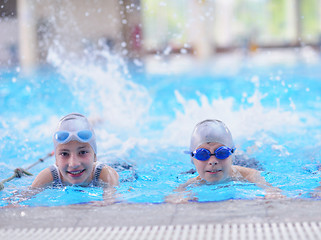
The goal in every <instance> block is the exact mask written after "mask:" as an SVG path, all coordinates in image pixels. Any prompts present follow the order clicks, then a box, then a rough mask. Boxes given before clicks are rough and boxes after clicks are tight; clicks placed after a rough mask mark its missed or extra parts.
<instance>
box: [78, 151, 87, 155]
mask: <svg viewBox="0 0 321 240" xmlns="http://www.w3.org/2000/svg"><path fill="white" fill-rule="evenodd" d="M86 153H88V152H87V151H85V150H82V151H80V152H79V154H80V155H85V154H86Z"/></svg>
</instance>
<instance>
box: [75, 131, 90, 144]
mask: <svg viewBox="0 0 321 240" xmlns="http://www.w3.org/2000/svg"><path fill="white" fill-rule="evenodd" d="M77 136H78V137H79V138H80V139H81V140H83V141H86V142H87V141H89V139H91V137H92V136H93V134H92V132H91V131H89V130H82V131H79V132H78V133H77Z"/></svg>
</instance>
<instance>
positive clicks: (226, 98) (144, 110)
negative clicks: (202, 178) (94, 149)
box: [0, 50, 321, 206]
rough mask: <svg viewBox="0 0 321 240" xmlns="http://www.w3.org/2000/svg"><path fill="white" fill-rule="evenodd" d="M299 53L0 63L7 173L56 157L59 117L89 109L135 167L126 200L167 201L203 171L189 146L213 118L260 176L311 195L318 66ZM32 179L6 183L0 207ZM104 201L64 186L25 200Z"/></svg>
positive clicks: (238, 187)
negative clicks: (283, 58) (24, 67)
mask: <svg viewBox="0 0 321 240" xmlns="http://www.w3.org/2000/svg"><path fill="white" fill-rule="evenodd" d="M293 51H294V50H293ZM270 54H271V53H269V52H268V53H266V54H265V55H264V54H263V55H260V57H261V58H263V60H264V59H267V57H268V56H269V55H270ZM290 54H291V56H292V57H291V58H290V59H291V61H287V62H282V63H280V62H278V63H276V62H272V63H271V62H270V63H269V64H268V63H265V64H261V63H262V61H260V60H261V59H260V57H253V58H251V57H248V56H247V57H246V58H243V57H244V56H242V55H241V57H240V58H239V59H238V61H235V58H233V57H231V56H230V58H226V59H223V58H222V59H220V60H221V61H219V60H218V59H219V58H215V59H213V60H211V61H208V62H206V64H204V63H195V62H194V61H190V60H189V59H188V58H186V59H187V60H186V59H184V58H181V59H180V58H179V57H177V58H176V59H175V58H174V60H172V61H168V62H166V61H165V62H163V61H159V60H158V59H157V58H156V57H154V59H152V60H146V62H145V64H142V62H137V61H136V62H134V64H133V65H134V67H131V66H129V64H127V63H125V62H124V61H123V60H122V59H120V58H119V57H117V56H114V55H111V54H109V53H106V52H103V51H101V52H96V53H94V54H93V55H92V56H91V57H90V58H85V60H84V61H76V60H74V59H73V60H72V61H71V60H68V59H67V60H64V61H61V60H57V59H59V58H57V56H56V55H54V53H51V55H49V60H50V62H51V64H52V65H53V67H44V68H42V69H41V70H38V71H37V72H36V73H34V74H32V75H24V74H23V73H22V72H21V70H20V69H19V68H16V69H10V70H3V71H2V72H1V75H0V79H1V81H0V109H1V114H0V133H1V134H0V139H1V142H2V144H1V146H0V156H1V161H0V176H1V179H4V178H8V177H10V176H11V175H12V173H13V170H14V169H15V168H16V167H24V168H25V167H27V166H29V165H30V164H32V163H33V162H35V161H36V160H37V159H39V158H41V157H44V156H45V155H46V154H47V153H49V152H51V151H52V148H53V144H52V141H51V134H52V132H53V130H54V129H53V128H54V127H55V126H56V123H57V121H58V119H59V118H60V117H61V116H63V115H65V114H67V113H69V112H80V113H84V114H86V115H87V116H88V117H89V118H90V119H91V120H92V121H93V123H94V125H95V131H96V135H97V145H98V152H99V154H98V155H99V158H100V160H101V161H103V162H107V163H110V164H117V163H121V165H123V166H124V165H130V166H132V168H131V169H127V168H119V169H118V171H119V174H120V180H121V184H120V186H119V188H118V193H120V195H119V197H118V201H119V202H125V203H163V202H164V197H165V196H167V195H168V194H170V193H172V191H173V189H174V188H175V187H177V186H178V185H179V184H181V183H183V182H185V181H186V180H187V179H189V178H191V177H193V176H194V175H193V174H190V173H187V172H188V171H189V170H190V169H192V168H193V165H192V164H191V163H190V159H189V157H188V156H187V155H185V154H184V153H183V151H184V150H186V149H187V148H188V146H189V138H190V135H191V131H192V129H193V127H194V125H195V124H196V123H197V122H199V121H201V120H203V119H206V118H216V119H220V120H222V121H224V122H225V123H226V124H227V126H228V127H229V128H230V130H231V132H232V135H233V137H234V139H235V143H236V145H237V149H238V153H239V154H240V153H242V154H245V155H246V156H247V157H248V158H250V159H255V160H256V161H257V163H258V164H259V166H260V168H261V169H263V171H262V175H263V176H265V178H266V179H267V180H268V181H269V182H270V183H272V184H273V185H274V186H276V187H279V188H280V189H281V190H282V193H283V194H284V195H285V196H287V197H288V198H303V199H310V198H311V194H312V193H313V191H314V188H315V187H317V186H319V179H320V173H319V171H318V166H319V165H320V150H319V149H320V136H321V134H320V133H321V128H320V125H321V122H320V120H319V119H321V118H320V107H321V104H320V95H321V82H320V76H321V70H320V69H321V68H320V65H321V63H320V62H319V59H318V57H316V58H314V59H316V60H314V61H312V62H309V61H305V59H304V58H303V57H302V55H300V54H297V53H296V52H291V53H290ZM93 56H94V57H93ZM226 60H227V63H226ZM143 66H144V67H143ZM151 69H152V70H154V71H151ZM155 69H156V70H157V72H156V71H155ZM162 69H165V70H166V71H161V70H162ZM52 163H54V159H53V158H50V159H47V160H46V161H45V162H44V163H41V164H38V165H36V166H35V167H33V168H32V169H30V171H31V172H32V173H33V174H34V175H36V174H38V173H39V172H40V171H41V170H42V169H43V168H45V167H47V166H49V165H51V164H52ZM33 179H34V176H33V177H23V178H21V179H14V180H12V181H10V182H9V183H6V184H5V189H4V190H3V191H1V192H0V194H1V195H0V196H1V200H0V206H6V204H7V203H6V201H5V200H4V198H6V197H9V196H11V195H12V193H13V192H14V191H15V190H23V189H25V188H26V187H27V186H28V185H30V184H31V182H32V180H33ZM190 190H191V191H192V193H193V195H194V196H195V197H197V199H198V201H199V202H215V201H224V200H228V199H247V200H249V199H250V200H251V199H258V198H262V197H263V196H264V191H263V190H261V189H259V188H257V187H256V186H255V185H254V184H251V183H246V182H232V183H229V184H218V185H208V186H202V187H199V188H198V187H196V188H193V189H190ZM18 198H19V197H18ZM101 199H102V191H101V190H100V189H97V188H79V187H66V188H64V189H47V190H45V191H44V192H42V193H40V194H38V195H37V196H35V197H34V198H32V199H29V200H27V201H24V202H23V203H21V204H22V205H27V206H61V205H70V204H75V203H88V202H91V201H96V200H98V201H99V200H101Z"/></svg>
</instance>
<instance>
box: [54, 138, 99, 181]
mask: <svg viewBox="0 0 321 240" xmlns="http://www.w3.org/2000/svg"><path fill="white" fill-rule="evenodd" d="M55 156H56V165H57V166H58V169H59V171H60V174H61V176H62V181H63V182H64V183H70V184H79V185H81V184H86V183H90V182H91V180H92V174H93V168H94V161H95V153H94V151H93V149H92V148H91V146H90V145H89V144H88V143H81V142H78V141H70V142H68V143H65V144H60V145H58V146H57V148H56V151H55Z"/></svg>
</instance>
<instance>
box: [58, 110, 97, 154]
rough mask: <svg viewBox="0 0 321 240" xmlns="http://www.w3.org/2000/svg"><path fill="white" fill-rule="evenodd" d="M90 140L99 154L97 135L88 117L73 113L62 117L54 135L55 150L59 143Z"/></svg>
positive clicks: (90, 143)
mask: <svg viewBox="0 0 321 240" xmlns="http://www.w3.org/2000/svg"><path fill="white" fill-rule="evenodd" d="M73 140H75V141H78V142H88V143H89V145H90V146H91V147H92V149H93V150H94V152H95V153H96V154H97V146H96V136H95V132H94V130H93V128H92V127H91V125H90V123H89V121H88V119H87V118H86V117H85V116H83V115H81V114H79V113H71V114H68V115H66V116H64V117H63V118H61V119H60V121H59V123H58V126H57V129H56V132H55V134H54V136H53V142H54V146H55V150H56V148H57V146H58V145H59V144H63V143H68V142H70V141H73Z"/></svg>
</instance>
